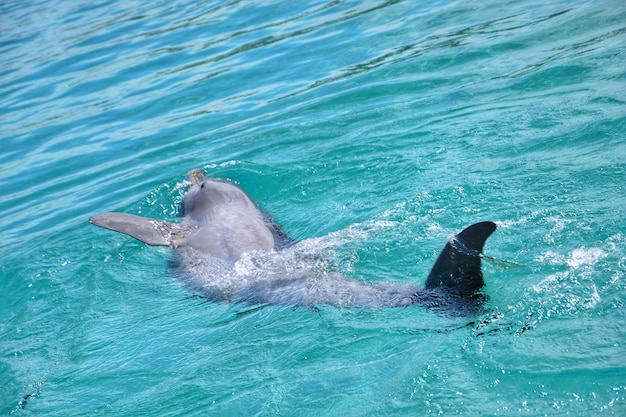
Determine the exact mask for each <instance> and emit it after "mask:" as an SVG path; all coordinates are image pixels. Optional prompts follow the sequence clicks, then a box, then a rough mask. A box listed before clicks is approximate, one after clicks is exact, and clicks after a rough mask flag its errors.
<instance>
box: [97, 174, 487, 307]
mask: <svg viewBox="0 0 626 417" xmlns="http://www.w3.org/2000/svg"><path fill="white" fill-rule="evenodd" d="M187 177H188V180H189V181H190V182H191V188H190V189H189V191H188V192H187V193H186V195H185V196H184V198H183V201H182V204H181V212H180V215H181V217H182V221H181V222H177V223H174V222H168V221H163V220H156V219H151V218H147V217H141V216H136V215H133V214H127V213H118V212H109V213H100V214H96V215H94V216H92V217H91V218H90V222H91V223H92V224H94V225H96V226H100V227H103V228H106V229H110V230H114V231H116V232H119V233H123V234H126V235H129V236H132V237H133V238H135V239H137V240H140V241H141V242H144V243H146V244H148V245H159V246H169V247H171V248H172V249H173V251H172V257H171V259H170V262H169V264H170V266H171V268H172V270H173V271H174V273H175V275H177V276H178V277H180V278H181V280H182V281H183V283H184V284H186V285H187V286H189V287H190V288H192V289H194V290H198V291H200V292H201V293H202V294H203V295H204V296H206V297H208V298H209V299H211V300H215V301H227V302H231V303H249V304H261V305H263V304H273V305H290V306H309V307H314V306H315V305H321V304H327V305H334V306H342V307H372V306H377V307H397V306H408V305H412V304H420V305H424V306H426V307H429V308H432V309H435V310H442V309H444V310H448V309H451V308H453V309H467V308H468V306H469V307H470V310H471V311H474V310H475V307H476V306H480V305H482V302H483V299H484V297H483V295H482V293H481V289H482V288H483V286H484V285H485V283H484V280H483V274H482V271H481V259H482V257H483V255H482V251H483V246H484V244H485V241H486V240H487V238H488V237H489V236H490V235H491V234H492V233H493V232H494V231H495V229H496V225H495V223H493V222H490V221H486V222H480V223H475V224H473V225H471V226H469V227H467V228H465V229H464V230H462V231H461V232H460V233H458V234H457V235H455V236H453V237H452V238H450V239H449V240H448V242H447V243H446V244H445V246H444V248H443V250H442V251H441V253H440V254H439V257H438V258H437V260H436V261H435V264H434V266H433V267H432V269H431V271H430V274H429V275H428V277H427V279H426V282H425V285H424V286H418V285H416V284H415V283H405V282H376V283H364V282H361V281H359V280H356V279H353V278H349V277H346V276H344V275H342V274H340V273H339V272H336V271H332V270H331V271H329V270H326V269H324V268H320V267H319V266H318V267H315V265H318V264H319V263H320V259H319V258H316V257H313V258H311V257H306V256H305V257H304V258H302V257H301V258H298V259H296V260H295V261H294V256H296V257H297V254H298V248H299V247H301V246H305V245H306V241H301V242H297V241H295V240H293V239H291V238H290V237H289V236H288V235H287V234H286V233H285V232H284V230H283V229H282V227H281V226H280V225H278V224H276V222H274V220H273V219H272V217H271V215H269V214H268V213H266V212H265V211H263V210H261V209H260V208H259V206H258V205H257V204H256V203H255V202H254V201H253V200H252V199H251V198H250V197H249V196H248V195H247V194H246V193H245V191H243V190H242V189H241V188H240V187H239V186H237V185H236V184H235V183H233V182H232V181H229V180H227V179H219V178H207V176H206V175H205V173H204V171H203V170H202V169H194V170H192V171H190V172H189V173H188V174H187ZM294 254H295V255H294ZM281 256H282V258H281Z"/></svg>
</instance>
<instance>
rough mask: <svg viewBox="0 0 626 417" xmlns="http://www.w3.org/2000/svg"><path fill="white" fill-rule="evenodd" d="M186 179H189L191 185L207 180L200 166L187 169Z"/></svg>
mask: <svg viewBox="0 0 626 417" xmlns="http://www.w3.org/2000/svg"><path fill="white" fill-rule="evenodd" d="M187 179H188V180H189V181H191V183H192V184H193V185H200V184H202V183H203V182H204V181H206V180H207V177H206V175H205V173H204V171H203V170H202V168H196V169H192V170H191V171H189V173H188V174H187Z"/></svg>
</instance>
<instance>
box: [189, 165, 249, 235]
mask: <svg viewBox="0 0 626 417" xmlns="http://www.w3.org/2000/svg"><path fill="white" fill-rule="evenodd" d="M188 177H189V179H190V180H191V182H192V183H193V185H192V187H191V188H190V189H189V191H188V192H187V194H186V195H185V197H184V198H183V202H182V206H181V213H180V215H181V216H185V217H190V218H191V219H193V220H195V221H196V222H199V223H204V222H206V221H209V220H211V219H213V218H215V217H216V216H217V215H223V213H228V212H237V213H242V214H243V213H245V212H249V213H250V214H256V213H257V210H258V209H257V206H256V204H254V203H253V202H252V200H251V199H250V197H248V195H247V194H246V193H245V192H244V191H243V190H242V189H241V188H239V187H238V186H237V185H236V184H234V183H233V182H231V181H229V180H226V179H221V178H207V177H206V176H205V175H204V172H202V171H201V170H193V171H191V172H190V173H189V174H188Z"/></svg>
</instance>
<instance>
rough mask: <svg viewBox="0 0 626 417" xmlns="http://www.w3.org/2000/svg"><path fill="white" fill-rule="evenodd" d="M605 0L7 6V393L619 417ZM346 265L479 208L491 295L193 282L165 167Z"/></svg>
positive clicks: (23, 406) (164, 411)
mask: <svg viewBox="0 0 626 417" xmlns="http://www.w3.org/2000/svg"><path fill="white" fill-rule="evenodd" d="M625 132H626V3H624V2H623V1H621V0H615V1H548V2H546V1H530V0H521V1H493V0H492V1H480V2H479V1H433V2H416V1H378V0H371V1H341V0H337V1H301V2H292V1H256V2H255V1H237V0H233V1H221V2H219V1H189V0H180V1H171V0H162V1H152V2H151V1H133V0H126V1H117V0H103V1H59V0H47V1H28V0H26V1H20V2H11V1H4V2H1V3H0V144H1V145H0V146H1V149H2V150H1V151H0V190H1V194H0V233H1V238H2V246H1V248H0V259H1V264H0V275H1V277H0V413H2V414H5V415H6V414H12V415H17V416H20V415H42V416H43V415H45V416H93V415H106V416H157V415H158V416H179V415H180V416H183V415H184V416H205V415H211V416H266V415H279V416H308V415H311V416H313V415H315V416H395V415H398V416H416V415H421V416H427V415H440V414H441V415H455V414H460V415H507V416H508V415H524V416H539V415H549V416H553V415H556V416H559V415H570V416H598V415H609V416H623V415H626V359H625V358H626V220H625V217H626V216H625V214H626V210H625V205H626V195H625V194H626V189H625V184H626V133H625ZM198 167H201V168H205V169H206V171H207V172H208V173H209V174H210V175H212V176H219V177H227V178H230V179H232V180H234V181H236V182H238V183H239V184H240V185H241V186H242V187H243V188H244V189H246V190H247V192H248V193H249V194H250V195H251V196H252V197H254V198H255V199H256V200H257V201H258V202H259V204H260V205H261V206H262V207H263V208H264V209H265V210H267V211H269V212H271V213H272V215H273V216H274V218H275V219H276V220H277V221H278V222H279V223H280V224H282V225H283V227H284V229H285V230H286V231H287V232H288V233H289V234H290V235H291V236H292V237H294V238H297V239H313V238H314V240H311V244H312V247H313V248H314V249H315V250H316V251H319V253H322V254H324V256H326V257H327V258H328V259H329V262H332V263H334V265H335V266H334V267H336V268H338V269H339V270H340V271H341V272H343V273H344V274H346V275H349V276H352V277H357V278H358V279H361V280H363V281H366V282H370V281H378V280H393V281H407V282H408V281H411V282H418V283H422V282H423V281H424V280H425V278H426V276H427V274H428V271H429V269H430V267H431V265H432V264H433V262H434V259H435V257H436V256H437V253H438V252H439V250H440V249H441V248H442V247H443V244H444V242H445V241H446V239H447V238H448V237H450V236H451V235H452V234H454V233H455V232H458V231H459V230H461V229H462V228H463V227H465V226H467V225H469V224H471V223H474V222H476V221H481V220H493V221H495V222H496V223H497V224H498V226H499V228H498V230H497V231H496V232H495V234H494V235H493V236H492V237H491V238H490V239H489V240H488V241H487V244H486V247H485V252H486V253H487V254H488V255H490V256H493V257H495V258H497V259H498V260H501V261H507V262H508V263H504V262H488V263H486V264H485V266H484V272H485V280H486V282H487V287H486V288H485V292H486V293H487V294H488V295H489V297H490V300H489V302H488V303H487V305H486V307H487V309H486V311H485V312H483V313H480V314H479V315H478V316H475V317H469V318H468V317H465V318H463V317H442V316H438V315H436V314H434V313H433V312H430V311H427V310H424V309H422V308H419V307H411V308H397V309H393V308H391V309H376V308H371V309H341V308H335V307H325V306H320V307H319V308H318V309H307V308H287V307H265V308H259V309H254V308H251V307H250V306H241V305H229V304H223V303H211V302H207V301H206V300H204V299H202V298H201V297H198V296H196V295H194V294H193V293H191V292H189V291H188V290H187V289H185V288H184V287H182V286H181V284H180V282H178V281H177V280H176V278H175V277H174V276H172V274H171V273H170V272H169V271H168V269H167V259H168V256H169V253H168V249H167V248H155V247H148V246H145V245H143V244H141V243H140V242H137V241H135V240H133V239H131V238H128V237H126V236H123V235H120V234H116V233H113V232H110V231H106V230H103V229H99V228H96V227H94V226H92V225H90V224H89V222H88V219H89V217H90V216H91V215H93V214H95V213H98V212H102V211H126V212H131V213H136V214H141V215H145V216H150V217H155V218H163V219H169V220H174V219H176V211H177V206H178V203H179V202H180V199H181V195H182V194H183V193H184V190H185V189H184V186H183V181H184V179H185V174H186V173H187V171H189V170H190V169H193V168H198Z"/></svg>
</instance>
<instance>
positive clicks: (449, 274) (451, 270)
mask: <svg viewBox="0 0 626 417" xmlns="http://www.w3.org/2000/svg"><path fill="white" fill-rule="evenodd" d="M494 230H496V224H495V223H493V222H481V223H476V224H473V225H471V226H469V227H467V228H465V229H464V230H463V231H462V232H461V233H459V234H457V235H456V236H454V237H452V238H451V239H450V240H449V241H448V242H447V243H446V246H445V247H444V248H443V250H442V251H441V253H440V254H439V257H438V258H437V261H436V262H435V265H434V266H433V268H432V270H431V271H430V274H429V275H428V279H427V280H426V288H429V289H434V288H439V287H442V288H444V289H446V290H447V291H449V292H451V293H454V294H456V295H459V296H464V297H465V296H468V297H469V296H472V295H473V294H474V293H476V292H477V291H478V290H480V289H481V288H482V287H483V286H484V285H485V282H484V281H483V273H482V271H481V270H480V259H481V254H482V251H483V246H484V245H485V241H486V240H487V238H488V237H489V236H490V235H491V234H492V233H493V231H494Z"/></svg>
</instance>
